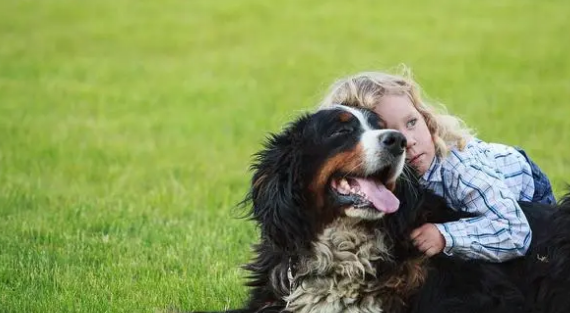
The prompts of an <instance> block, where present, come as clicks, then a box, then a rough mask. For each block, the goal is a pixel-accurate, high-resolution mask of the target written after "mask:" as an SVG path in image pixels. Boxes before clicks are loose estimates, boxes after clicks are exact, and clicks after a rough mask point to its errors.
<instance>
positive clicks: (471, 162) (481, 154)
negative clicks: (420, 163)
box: [441, 138, 508, 170]
mask: <svg viewBox="0 0 570 313" xmlns="http://www.w3.org/2000/svg"><path fill="white" fill-rule="evenodd" d="M503 147H504V148H503ZM507 147H508V146H504V145H500V144H492V143H488V142H485V141H483V140H480V139H478V138H472V139H471V140H469V141H468V142H467V143H466V145H465V147H463V149H460V148H459V147H457V146H452V147H450V149H449V153H448V154H447V155H446V156H445V157H444V158H443V159H442V162H441V166H442V168H444V169H446V170H463V169H465V168H466V167H473V166H475V167H478V166H492V164H493V162H492V160H493V159H494V157H495V156H496V155H497V154H498V153H501V151H502V150H504V149H506V148H507Z"/></svg>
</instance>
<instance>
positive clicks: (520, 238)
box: [435, 163, 532, 262]
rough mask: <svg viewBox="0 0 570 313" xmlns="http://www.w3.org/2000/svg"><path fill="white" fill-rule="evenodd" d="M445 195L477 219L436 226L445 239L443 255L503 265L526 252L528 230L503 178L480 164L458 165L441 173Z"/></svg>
mask: <svg viewBox="0 0 570 313" xmlns="http://www.w3.org/2000/svg"><path fill="white" fill-rule="evenodd" d="M444 175H445V176H446V177H445V181H446V182H448V183H446V184H445V185H446V188H447V193H448V195H446V196H449V197H452V198H455V200H456V201H455V202H456V203H458V205H461V206H462V207H461V208H459V209H461V210H464V211H466V212H470V213H474V214H476V215H477V217H472V218H466V219H461V220H459V221H456V222H449V223H443V224H435V225H436V227H437V228H438V230H439V231H440V232H441V234H442V235H443V236H444V238H445V241H446V243H445V248H444V250H443V252H444V253H446V254H448V255H457V256H459V257H462V258H470V259H484V260H488V261H492V262H503V261H506V260H509V259H512V258H515V257H518V256H522V255H524V254H525V253H526V251H527V250H528V247H529V246H530V241H531V237H532V236H531V230H530V226H529V224H528V221H527V219H526V217H525V215H524V214H523V212H522V210H521V208H520V206H519V204H518V203H517V198H516V197H515V196H514V195H513V194H512V192H511V190H510V189H509V188H508V187H507V186H506V184H505V183H504V181H503V179H502V178H501V177H499V176H498V174H496V173H495V172H494V171H493V170H492V169H490V168H488V167H486V166H485V165H482V164H473V163H459V164H457V166H456V167H455V168H453V170H448V171H445V172H444Z"/></svg>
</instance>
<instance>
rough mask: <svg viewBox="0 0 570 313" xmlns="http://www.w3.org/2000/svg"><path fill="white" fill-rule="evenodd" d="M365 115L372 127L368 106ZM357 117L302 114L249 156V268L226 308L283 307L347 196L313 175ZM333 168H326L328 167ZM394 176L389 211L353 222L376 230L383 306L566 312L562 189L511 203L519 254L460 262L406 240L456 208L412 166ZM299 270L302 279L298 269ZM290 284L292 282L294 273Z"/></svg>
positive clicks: (340, 146)
mask: <svg viewBox="0 0 570 313" xmlns="http://www.w3.org/2000/svg"><path fill="white" fill-rule="evenodd" d="M364 113H365V114H364V116H366V118H367V123H369V124H370V125H372V126H373V127H379V126H378V122H377V120H375V117H374V115H373V114H368V113H366V112H364ZM358 123H362V121H356V122H355V121H354V119H350V118H347V116H346V112H343V111H342V110H338V109H337V110H334V109H333V110H324V111H318V112H316V113H314V114H310V115H305V116H302V117H300V118H298V119H297V120H296V121H294V122H293V123H291V124H289V125H288V127H286V128H285V129H284V130H283V131H282V132H281V133H279V134H276V135H272V137H271V138H269V140H268V142H267V143H266V146H265V149H264V150H262V151H261V152H259V153H258V154H257V155H256V160H255V162H254V165H253V167H252V169H253V171H254V175H253V179H252V185H251V190H250V193H249V195H248V197H247V198H246V200H245V201H244V204H250V203H251V204H252V211H251V217H252V219H253V220H254V221H255V222H256V223H257V224H258V225H259V227H260V231H261V242H260V243H259V244H257V245H256V246H255V255H256V257H255V259H254V260H253V261H252V262H251V263H249V264H248V265H246V266H245V268H246V269H247V270H248V271H249V272H250V276H249V283H248V284H247V286H248V287H249V288H250V296H249V300H248V303H247V304H246V305H245V308H244V309H240V310H234V311H228V312H235V313H238V312H244V313H245V312H283V311H285V312H287V311H288V310H287V308H286V305H287V303H286V301H285V300H284V299H285V298H286V297H287V296H288V295H289V292H290V289H291V286H290V284H289V279H288V277H287V271H288V270H289V269H290V268H291V269H292V271H293V275H295V271H296V268H295V265H296V262H298V260H300V259H302V258H304V257H308V256H310V255H311V254H312V253H314V252H313V246H314V243H315V241H317V240H318V236H319V234H321V233H322V231H323V229H324V228H325V227H327V225H329V224H330V223H332V222H333V221H334V220H335V219H338V218H343V208H345V207H346V206H347V205H350V204H351V203H350V201H349V200H350V199H347V198H341V199H339V198H338V197H335V195H334V192H331V190H330V188H329V187H328V183H329V180H330V177H327V179H326V181H325V184H324V185H323V184H322V183H319V184H317V187H315V181H316V178H315V177H316V176H322V172H319V171H320V170H321V169H322V168H323V164H325V163H326V162H329V161H330V160H331V159H332V158H334V157H335V156H337V155H339V154H342V153H345V154H346V153H350V151H353V149H354V147H355V146H357V145H358V141H359V139H358V136H359V135H360V134H361V133H360V132H359V131H358V129H357V128H358V127H359V126H358ZM335 164H336V163H335ZM331 173H332V174H333V175H334V171H331ZM404 176H405V177H400V179H399V180H398V181H397V183H396V186H395V190H394V194H395V195H396V196H397V197H398V199H399V200H400V208H399V210H398V211H397V212H396V213H393V214H388V215H386V216H384V217H383V218H381V219H379V220H372V221H366V220H363V221H362V222H361V226H362V227H363V228H365V229H370V230H372V229H380V230H382V233H383V234H385V235H386V240H387V241H388V245H389V247H390V254H391V255H392V259H391V260H377V261H374V266H375V268H376V277H375V278H374V279H377V280H378V281H379V282H387V281H396V282H399V283H394V284H391V283H390V284H388V283H387V284H385V285H386V286H387V287H382V288H384V289H381V291H380V292H379V296H381V297H383V298H384V299H383V305H382V306H383V308H382V310H383V312H389V313H397V312H413V313H425V312H434V313H435V312H438V313H441V312H450V313H451V312H453V313H460V312H483V313H495V312H496V313H499V312H509V313H510V312H529V313H530V312H533V313H534V312H544V313H546V312H548V313H555V312H560V313H562V312H570V198H569V197H568V196H566V197H565V198H564V199H563V200H562V201H561V202H560V203H559V205H557V206H544V205H538V204H532V203H525V202H523V203H520V204H521V207H522V208H523V210H524V212H525V215H526V216H527V218H528V220H529V222H530V224H531V228H532V230H533V239H532V245H531V248H530V250H529V252H528V254H527V256H526V257H524V258H519V259H516V260H512V261H509V262H505V263H501V264H495V263H487V262H483V261H476V260H471V261H465V260H461V259H458V258H452V257H447V256H445V255H443V254H440V255H438V256H435V257H432V258H430V259H427V258H425V257H423V256H422V255H421V254H420V253H419V252H418V251H417V250H416V249H415V248H414V246H413V244H412V242H411V241H410V240H409V234H410V232H411V231H412V230H413V229H414V228H416V227H418V226H420V225H422V224H424V223H427V222H430V223H441V222H446V221H454V220H457V219H459V218H461V217H465V216H466V215H464V214H463V213H458V212H456V211H453V210H451V209H449V208H448V207H447V206H446V204H445V201H444V200H443V199H441V198H440V197H438V196H435V195H433V194H431V193H430V192H428V191H425V190H423V189H422V188H421V187H420V186H419V184H418V181H417V179H416V178H415V177H414V176H413V175H409V174H408V175H404ZM300 279H302V278H300ZM295 283H296V284H300V283H302V282H298V281H295Z"/></svg>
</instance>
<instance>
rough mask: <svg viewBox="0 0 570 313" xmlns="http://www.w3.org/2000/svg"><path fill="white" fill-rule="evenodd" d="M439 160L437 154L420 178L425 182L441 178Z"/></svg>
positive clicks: (437, 180)
mask: <svg viewBox="0 0 570 313" xmlns="http://www.w3.org/2000/svg"><path fill="white" fill-rule="evenodd" d="M440 168H441V160H440V159H439V157H438V156H435V157H434V158H433V161H431V165H430V166H429V169H428V170H427V171H426V172H425V173H424V175H423V176H422V179H423V180H424V181H426V182H440V181H442V179H441V170H440Z"/></svg>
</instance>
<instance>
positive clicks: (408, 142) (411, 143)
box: [404, 133, 416, 149]
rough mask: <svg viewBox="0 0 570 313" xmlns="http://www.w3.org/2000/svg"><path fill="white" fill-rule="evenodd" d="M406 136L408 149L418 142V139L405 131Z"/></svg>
mask: <svg viewBox="0 0 570 313" xmlns="http://www.w3.org/2000/svg"><path fill="white" fill-rule="evenodd" d="M404 137H406V149H409V148H411V147H413V146H414V145H415V144H416V141H415V140H414V138H413V137H412V136H409V135H408V134H406V133H404Z"/></svg>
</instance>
